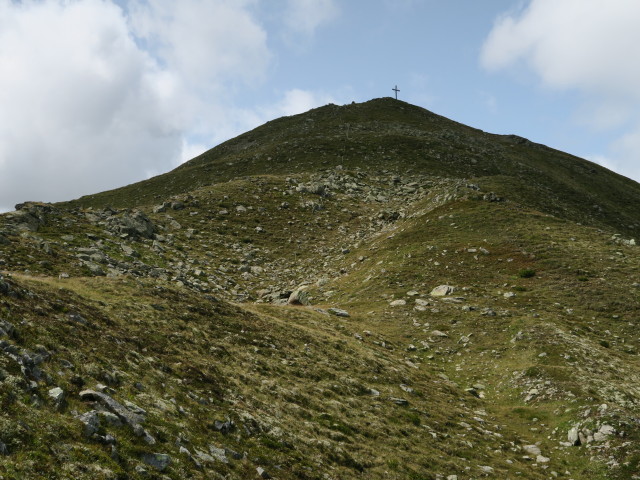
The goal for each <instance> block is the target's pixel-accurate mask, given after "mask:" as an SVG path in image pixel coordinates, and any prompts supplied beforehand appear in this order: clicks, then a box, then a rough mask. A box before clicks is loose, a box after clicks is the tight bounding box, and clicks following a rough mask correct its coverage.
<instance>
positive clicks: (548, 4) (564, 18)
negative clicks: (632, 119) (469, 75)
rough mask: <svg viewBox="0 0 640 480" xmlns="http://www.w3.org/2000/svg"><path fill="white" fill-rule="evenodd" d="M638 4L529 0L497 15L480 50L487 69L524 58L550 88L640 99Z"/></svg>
mask: <svg viewBox="0 0 640 480" xmlns="http://www.w3.org/2000/svg"><path fill="white" fill-rule="evenodd" d="M638 22H640V2H636V1H630V0H563V1H557V0H532V1H531V2H530V3H529V5H528V7H527V8H526V9H524V10H523V11H522V12H521V13H520V15H519V16H513V15H506V16H503V17H501V18H500V19H498V21H497V22H496V24H495V25H494V28H493V30H492V31H491V33H490V35H489V37H488V38H487V41H486V42H485V44H484V46H483V49H482V56H481V60H482V63H483V65H484V66H485V67H487V68H489V69H499V68H504V67H507V66H509V65H511V64H513V63H514V62H517V61H519V60H523V61H525V62H526V63H527V65H528V66H529V67H530V68H532V69H533V70H534V71H535V72H536V73H537V74H538V75H539V76H540V78H541V79H542V81H543V82H544V83H545V84H546V85H549V86H551V87H557V88H576V87H578V88H581V89H585V90H588V91H598V92H600V93H604V94H607V95H611V96H617V95H620V94H623V95H631V96H633V97H634V98H636V99H640V89H638V83H639V82H640V61H638V60H636V59H635V58H633V51H634V49H635V48H636V46H637V45H638V42H640V29H638Z"/></svg>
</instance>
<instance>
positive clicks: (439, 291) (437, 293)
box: [430, 285, 455, 297]
mask: <svg viewBox="0 0 640 480" xmlns="http://www.w3.org/2000/svg"><path fill="white" fill-rule="evenodd" d="M454 291H455V288H454V287H452V286H451V285H439V286H437V287H436V288H434V289H433V290H431V293H430V295H431V296H432V297H444V296H445V295H451V294H452V293H453V292H454Z"/></svg>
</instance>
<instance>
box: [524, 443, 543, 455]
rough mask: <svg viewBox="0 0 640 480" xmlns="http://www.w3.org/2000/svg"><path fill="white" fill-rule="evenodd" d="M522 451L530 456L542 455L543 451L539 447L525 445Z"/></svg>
mask: <svg viewBox="0 0 640 480" xmlns="http://www.w3.org/2000/svg"><path fill="white" fill-rule="evenodd" d="M522 449H523V450H524V451H525V452H527V453H528V454H529V455H540V454H541V453H542V450H540V447H538V446H537V445H524V446H523V447H522Z"/></svg>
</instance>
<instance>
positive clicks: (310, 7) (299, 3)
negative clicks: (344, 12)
mask: <svg viewBox="0 0 640 480" xmlns="http://www.w3.org/2000/svg"><path fill="white" fill-rule="evenodd" d="M338 12H339V9H338V6H337V5H336V3H335V1H334V0H287V6H286V9H285V11H284V18H283V21H284V24H285V26H286V27H287V28H288V29H289V31H291V32H293V33H296V34H303V35H312V34H313V33H314V32H315V31H316V29H317V28H318V27H320V26H321V25H323V24H325V23H328V22H329V21H331V20H333V19H334V18H335V17H336V16H337V15H338Z"/></svg>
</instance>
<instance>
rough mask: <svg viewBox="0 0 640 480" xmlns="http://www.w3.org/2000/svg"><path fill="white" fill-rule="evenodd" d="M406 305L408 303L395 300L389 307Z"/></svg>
mask: <svg viewBox="0 0 640 480" xmlns="http://www.w3.org/2000/svg"><path fill="white" fill-rule="evenodd" d="M406 304H407V301H406V300H403V299H400V300H394V301H393V302H391V303H389V305H391V306H392V307H401V306H403V305H406Z"/></svg>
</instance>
